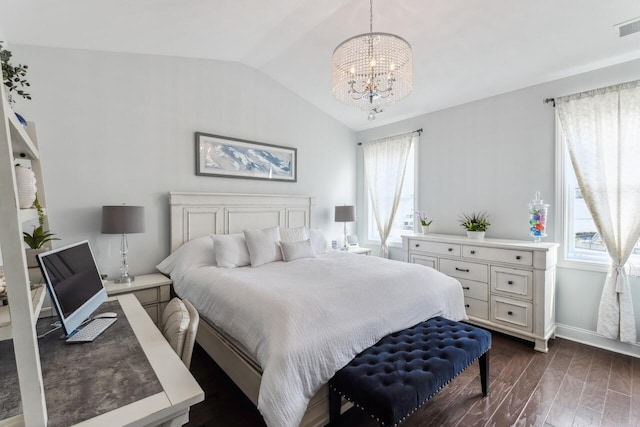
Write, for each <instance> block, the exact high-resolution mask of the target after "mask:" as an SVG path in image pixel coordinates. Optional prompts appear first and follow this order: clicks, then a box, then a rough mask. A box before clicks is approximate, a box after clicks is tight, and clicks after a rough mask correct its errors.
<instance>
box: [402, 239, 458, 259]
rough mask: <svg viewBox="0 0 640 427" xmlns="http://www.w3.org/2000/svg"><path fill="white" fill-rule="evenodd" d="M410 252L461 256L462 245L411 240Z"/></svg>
mask: <svg viewBox="0 0 640 427" xmlns="http://www.w3.org/2000/svg"><path fill="white" fill-rule="evenodd" d="M409 251H411V252H430V253H434V254H442V255H451V256H460V245H453V244H451V243H440V242H425V241H424V240H418V239H409Z"/></svg>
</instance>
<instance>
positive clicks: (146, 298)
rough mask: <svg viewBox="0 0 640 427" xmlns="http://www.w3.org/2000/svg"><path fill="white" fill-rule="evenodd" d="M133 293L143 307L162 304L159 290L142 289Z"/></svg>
mask: <svg viewBox="0 0 640 427" xmlns="http://www.w3.org/2000/svg"><path fill="white" fill-rule="evenodd" d="M132 293H133V294H134V295H135V296H136V298H138V301H140V304H142V305H144V304H151V303H157V302H160V289H159V288H149V289H142V290H140V291H135V292H132Z"/></svg>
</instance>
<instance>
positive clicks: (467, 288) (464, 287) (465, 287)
mask: <svg viewBox="0 0 640 427" xmlns="http://www.w3.org/2000/svg"><path fill="white" fill-rule="evenodd" d="M462 289H464V290H466V291H468V290H469V289H471V288H470V287H468V286H463V287H462Z"/></svg>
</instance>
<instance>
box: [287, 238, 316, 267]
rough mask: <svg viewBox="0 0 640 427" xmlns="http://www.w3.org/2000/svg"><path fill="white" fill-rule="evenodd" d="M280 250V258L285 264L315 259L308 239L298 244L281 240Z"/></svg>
mask: <svg viewBox="0 0 640 427" xmlns="http://www.w3.org/2000/svg"><path fill="white" fill-rule="evenodd" d="M280 249H282V258H283V259H284V260H285V261H287V262H288V261H293V260H294V259H300V258H315V257H316V254H315V252H313V247H312V246H311V240H309V239H307V240H302V241H299V242H283V241H282V240H281V241H280Z"/></svg>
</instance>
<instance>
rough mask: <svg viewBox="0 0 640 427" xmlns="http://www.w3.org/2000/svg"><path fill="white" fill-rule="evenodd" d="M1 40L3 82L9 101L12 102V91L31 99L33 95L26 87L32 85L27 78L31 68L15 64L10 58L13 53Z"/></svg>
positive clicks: (0, 56) (0, 58)
mask: <svg viewBox="0 0 640 427" xmlns="http://www.w3.org/2000/svg"><path fill="white" fill-rule="evenodd" d="M2 43H3V42H1V41H0V62H1V63H2V82H3V83H4V85H5V87H6V88H7V94H8V97H9V102H12V97H11V93H12V92H14V93H15V94H17V95H19V96H21V97H23V98H24V99H31V95H30V94H29V93H27V92H26V88H28V87H30V86H31V84H30V83H29V81H28V80H27V79H26V77H27V70H28V69H29V66H28V65H22V64H18V65H13V64H11V62H10V60H11V57H12V56H13V54H12V53H11V51H10V50H8V49H5V48H4V47H3V46H2Z"/></svg>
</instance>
